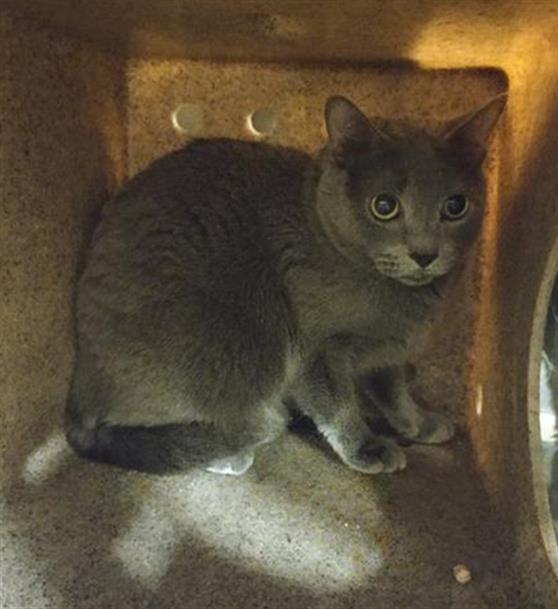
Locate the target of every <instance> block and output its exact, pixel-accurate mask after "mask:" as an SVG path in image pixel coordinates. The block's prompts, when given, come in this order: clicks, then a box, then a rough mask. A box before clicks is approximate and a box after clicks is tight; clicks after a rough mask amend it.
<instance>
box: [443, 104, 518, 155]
mask: <svg viewBox="0 0 558 609" xmlns="http://www.w3.org/2000/svg"><path fill="white" fill-rule="evenodd" d="M507 100H508V96H507V93H502V94H500V95H497V96H496V97H494V98H492V99H491V100H490V101H489V102H488V103H486V104H485V105H484V106H481V107H480V108H479V109H478V110H475V111H474V112H471V113H470V114H467V115H465V116H461V117H459V118H456V119H454V120H452V121H451V122H450V123H449V124H448V125H446V128H445V133H444V136H443V137H444V139H445V140H446V141H447V142H448V143H449V144H451V145H452V146H454V147H455V148H456V149H458V150H459V152H460V154H461V155H463V156H464V157H465V158H466V159H467V161H468V162H469V163H470V164H471V165H475V166H478V165H480V164H481V163H482V162H483V160H484V157H485V155H486V150H487V147H488V142H489V140H490V135H491V134H492V131H493V130H494V127H495V126H496V123H497V122H498V119H499V118H500V114H502V112H503V110H504V108H505V106H506V102H507Z"/></svg>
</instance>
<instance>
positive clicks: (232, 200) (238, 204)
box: [86, 139, 310, 279]
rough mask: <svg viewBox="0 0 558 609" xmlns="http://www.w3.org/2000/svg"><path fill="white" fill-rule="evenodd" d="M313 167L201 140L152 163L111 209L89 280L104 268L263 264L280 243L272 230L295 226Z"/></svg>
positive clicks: (265, 151) (268, 151)
mask: <svg viewBox="0 0 558 609" xmlns="http://www.w3.org/2000/svg"><path fill="white" fill-rule="evenodd" d="M309 163H310V158H309V157H308V156H307V155H305V154H304V153H302V152H299V151H296V150H293V149H289V148H284V147H278V146H271V145H267V144H263V143H257V142H245V141H240V140H229V139H213V140H195V141H194V142H192V143H191V144H189V145H187V146H185V147H184V148H182V149H180V150H177V151H175V152H173V153H171V154H168V155H166V156H164V157H162V158H160V159H158V160H157V161H155V162H154V163H152V164H151V165H150V166H149V167H148V168H146V169H145V170H143V171H142V172H140V173H139V174H138V175H137V176H136V177H134V178H133V179H132V180H131V181H130V182H129V183H128V184H127V185H126V186H125V187H124V188H123V189H122V191H121V192H120V193H119V194H118V195H117V196H116V197H114V198H113V199H112V200H111V201H109V202H108V203H107V205H106V206H105V208H104V210H103V214H102V219H101V222H100V224H99V226H98V227H97V230H96V233H95V236H94V239H93V243H92V247H91V251H90V256H89V261H88V269H87V270H86V276H87V275H88V273H89V274H90V273H91V271H92V269H93V267H101V266H102V265H103V264H105V263H106V264H108V265H109V266H110V269H111V272H112V273H118V271H119V270H121V271H122V270H124V269H126V268H128V269H131V268H134V267H138V266H139V267H141V271H142V272H143V273H149V272H150V270H151V269H153V268H155V269H156V272H160V271H161V270H163V267H168V266H172V264H171V261H172V260H174V261H175V262H177V263H178V262H179V261H180V264H181V265H182V267H183V268H182V272H186V271H187V268H190V270H191V271H192V272H194V271H195V270H196V271H199V272H200V273H201V274H202V275H203V273H205V272H206V271H209V270H211V271H212V273H213V274H215V272H216V271H217V269H216V267H215V265H219V264H223V263H226V264H228V265H233V266H234V265H235V264H238V263H239V262H240V259H241V258H244V259H246V258H249V257H250V256H251V255H255V256H256V257H258V256H259V257H260V258H261V257H262V255H264V254H266V250H267V249H268V248H269V237H271V238H272V240H273V239H274V238H275V235H270V234H269V233H270V230H271V231H273V230H276V232H277V233H278V234H281V233H282V232H285V231H286V232H288V230H289V227H290V226H292V225H294V224H296V220H295V219H294V216H298V215H299V212H300V210H299V208H300V196H301V190H302V185H303V180H304V174H305V171H306V169H307V167H308V165H309ZM270 227H271V229H270ZM200 273H198V274H200ZM200 278H201V277H200ZM192 279H193V277H192Z"/></svg>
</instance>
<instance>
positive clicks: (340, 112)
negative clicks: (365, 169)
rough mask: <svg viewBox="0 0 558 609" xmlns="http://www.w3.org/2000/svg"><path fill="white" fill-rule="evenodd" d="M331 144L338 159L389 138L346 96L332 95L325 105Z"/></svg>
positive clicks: (340, 159) (364, 149)
mask: <svg viewBox="0 0 558 609" xmlns="http://www.w3.org/2000/svg"><path fill="white" fill-rule="evenodd" d="M325 123H326V129H327V134H328V136H329V144H330V147H331V150H332V151H333V155H334V157H335V159H336V160H338V161H342V160H343V159H344V158H345V157H346V156H347V155H350V154H351V153H358V152H362V151H366V150H368V149H369V148H371V147H372V146H373V145H374V143H375V142H378V141H380V140H382V139H387V136H385V135H384V134H383V133H382V132H381V131H380V130H379V129H377V128H376V127H374V126H373V125H372V124H371V123H370V121H369V120H368V119H367V118H366V116H365V115H364V114H363V113H362V112H361V111H360V110H359V109H358V108H357V107H356V106H355V105H354V104H353V103H352V102H351V101H349V100H348V99H347V98H346V97H340V96H336V97H330V98H329V99H328V100H327V102H326V106H325Z"/></svg>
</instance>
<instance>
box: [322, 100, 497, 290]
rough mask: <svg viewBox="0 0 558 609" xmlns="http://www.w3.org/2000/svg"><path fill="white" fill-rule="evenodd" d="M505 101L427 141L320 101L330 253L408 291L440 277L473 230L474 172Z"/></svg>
mask: <svg viewBox="0 0 558 609" xmlns="http://www.w3.org/2000/svg"><path fill="white" fill-rule="evenodd" d="M505 103H506V96H505V95H500V96H498V97H496V98H494V99H492V100H491V101H490V102H488V103H487V104H486V105H484V106H483V107H481V108H480V109H478V110H476V111H475V112H473V113H471V114H469V115H467V116H465V117H461V118H459V119H455V120H453V121H451V123H449V124H448V125H446V126H445V128H444V129H442V130H441V132H440V133H439V134H438V135H436V136H435V135H431V134H427V133H425V132H423V131H421V130H418V129H413V128H410V127H409V126H407V127H402V126H401V125H399V124H398V125H395V124H390V123H389V121H387V122H386V121H383V122H382V123H379V122H378V121H377V120H373V119H368V118H367V117H366V116H364V114H363V113H362V112H361V111H360V110H359V109H358V108H357V107H356V106H355V105H353V104H352V103H351V102H350V101H349V100H347V99H345V98H343V97H333V98H331V99H329V100H328V102H327V105H326V110H325V118H326V126H327V132H328V137H329V142H328V145H327V146H326V148H325V150H324V153H323V154H322V157H321V174H320V178H319V183H318V190H317V210H318V216H319V218H320V221H321V223H322V225H323V227H324V229H325V232H326V234H327V235H328V237H329V239H330V240H331V241H332V242H333V244H334V245H335V246H336V247H337V249H338V250H339V251H340V252H341V253H343V254H344V255H345V256H346V257H348V258H349V259H351V260H352V261H353V262H354V263H356V264H358V265H359V266H361V267H362V266H366V265H373V267H374V268H375V269H376V270H377V271H378V272H379V273H381V274H382V275H385V276H387V277H390V278H392V279H395V280H397V281H400V282H402V283H405V284H407V285H412V286H419V285H426V284H428V283H430V282H431V281H433V280H434V279H436V278H438V277H442V276H443V275H446V274H447V273H448V272H449V271H450V270H451V269H452V268H453V267H454V266H455V265H456V264H457V263H458V262H459V261H460V260H461V259H462V258H463V254H464V253H465V252H466V251H467V250H468V249H469V247H470V245H471V244H472V243H473V242H474V240H475V237H476V236H477V234H478V232H479V228H480V225H481V220H482V217H483V212H484V181H483V177H482V172H481V165H482V162H483V159H484V156H485V152H486V146H487V143H488V140H489V137H490V134H491V132H492V130H493V128H494V126H495V124H496V122H497V120H498V117H499V115H500V113H501V112H502V110H503V108H504V106H505Z"/></svg>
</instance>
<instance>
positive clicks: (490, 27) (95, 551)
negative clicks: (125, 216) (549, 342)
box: [0, 0, 558, 609]
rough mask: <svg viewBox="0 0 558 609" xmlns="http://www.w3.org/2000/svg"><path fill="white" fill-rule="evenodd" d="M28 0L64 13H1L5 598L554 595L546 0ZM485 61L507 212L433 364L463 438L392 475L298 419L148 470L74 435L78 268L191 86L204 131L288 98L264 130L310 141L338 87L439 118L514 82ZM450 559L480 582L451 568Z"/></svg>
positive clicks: (557, 70)
mask: <svg viewBox="0 0 558 609" xmlns="http://www.w3.org/2000/svg"><path fill="white" fill-rule="evenodd" d="M4 3H6V2H4ZM16 4H17V6H18V8H20V9H25V10H29V11H30V12H31V13H33V14H34V15H36V16H38V18H39V20H48V21H51V22H53V23H55V24H57V25H60V26H61V27H62V30H57V29H54V28H52V29H50V28H48V27H47V28H44V27H43V26H41V25H37V23H36V22H34V21H28V20H22V19H21V18H19V17H17V18H15V19H14V18H12V17H7V16H6V17H1V18H0V214H1V219H2V222H0V259H1V265H0V273H1V283H0V285H1V287H0V297H1V304H2V309H1V311H0V332H1V336H2V340H1V341H0V380H1V382H2V396H1V398H0V400H1V407H0V448H1V455H2V460H3V464H2V473H1V476H0V483H1V484H2V499H1V502H2V503H1V514H0V522H1V525H0V578H1V582H0V606H2V604H3V605H4V606H5V607H7V608H8V607H9V608H10V609H11V608H12V607H15V608H18V609H19V607H25V609H28V608H31V609H36V608H39V607H40V608H41V609H42V608H43V607H45V608H46V607H56V608H57V609H58V608H60V609H66V607H68V608H69V607H72V608H73V607H80V608H81V607H84V608H85V609H87V608H89V607H95V608H101V607H103V609H104V608H106V607H123V608H126V607H130V608H131V607H157V608H158V607H162V608H163V609H164V608H165V607H188V608H189V607H193V608H194V609H196V608H197V607H200V608H201V607H209V606H215V607H219V606H220V605H221V606H223V607H235V606H238V607H250V606H253V607H258V608H260V607H261V608H263V607H270V608H274V607H278V608H279V607H293V608H295V609H296V608H297V607H301V608H302V607H325V608H326V609H329V608H332V609H333V608H337V607H339V608H341V607H343V608H345V607H363V608H364V607H371V606H377V607H382V608H384V607H385V608H387V609H389V608H391V607H399V606H404V607H410V608H411V609H412V608H415V607H416V609H425V608H426V607H428V608H429V609H430V608H432V609H438V607H439V608H440V609H448V608H449V609H461V608H462V607H463V609H465V608H468V609H476V608H477V607H479V609H481V608H482V609H484V608H485V607H487V608H488V607H490V608H491V609H498V608H499V607H503V608H504V607H505V608H506V609H540V608H544V609H547V608H548V609H550V608H553V607H555V606H556V601H557V599H558V579H557V574H558V549H557V546H556V542H555V539H554V536H553V534H552V527H551V525H550V519H549V517H548V509H547V506H546V505H545V503H544V500H543V497H544V495H543V492H544V490H545V487H544V485H543V483H542V473H541V472H542V469H541V468H539V461H540V459H541V447H540V442H539V436H538V422H537V421H538V374H539V365H540V351H541V343H542V327H543V325H544V318H545V313H546V301H547V299H548V294H549V292H550V285H551V281H552V280H553V278H554V276H555V275H556V269H557V268H558V243H557V242H556V240H557V237H556V236H557V235H558V205H557V204H556V201H557V197H558V176H557V174H556V171H555V160H556V158H558V116H556V108H558V53H557V52H556V40H557V39H558V10H557V9H556V5H555V2H553V1H552V0H540V1H537V2H508V1H505V0H498V1H496V2H491V3H485V2H477V1H476V0H466V1H464V2H460V3H446V2H442V1H441V0H440V1H434V0H433V1H431V2H426V3H425V2H422V1H419V0H416V1H415V0H412V1H411V2H393V3H388V4H389V7H388V4H385V3H380V2H364V1H360V0H355V1H353V2H350V3H344V4H339V3H338V2H336V3H333V2H321V3H316V2H307V3H306V2H302V3H301V2H297V3H294V2H291V1H290V0H288V1H287V2H283V3H281V4H279V3H277V2H274V1H273V0H261V1H255V0H254V1H252V0H244V1H243V2H239V3H237V4H235V6H234V9H233V10H231V8H230V6H229V3H224V2H223V0H210V1H209V0H208V2H204V3H203V6H202V5H201V4H199V3H197V2H193V1H192V2H189V1H187V0H161V2H159V3H153V2H147V1H144V0H137V1H136V2H134V3H133V5H131V4H130V3H129V2H124V1H122V2H121V1H120V0H116V1H114V2H110V3H109V2H105V0H102V2H96V3H89V4H88V3H79V4H78V5H77V6H76V4H75V3H71V6H70V3H69V1H67V0H45V1H41V2H39V1H32V0H18V2H17V3H16ZM227 7H228V8H227ZM92 11H93V12H92ZM401 23H404V24H405V27H401ZM70 30H72V31H76V32H79V33H80V37H81V38H82V39H87V40H89V41H93V42H94V44H90V43H87V42H82V41H80V38H79V37H76V38H74V37H73V36H72V35H65V34H62V33H61V32H64V31H65V32H70ZM105 46H111V47H113V48H115V49H119V53H120V54H116V55H110V54H107V53H105V52H103V51H100V50H99V49H100V48H101V47H105ZM128 53H130V54H139V55H141V56H142V57H143V59H135V60H133V61H130V62H128V63H127V62H126V61H125V59H126V55H127V54H128ZM155 56H159V57H161V56H163V57H166V58H167V59H166V60H165V59H154V58H153V57H155ZM184 57H198V58H199V57H220V58H227V59H234V58H242V59H249V60H252V61H254V60H261V59H265V60H269V59H273V60H276V61H282V60H287V59H304V60H335V61H359V60H360V61H363V60H366V61H378V60H382V61H385V60H390V61H392V62H393V63H396V64H397V65H396V66H394V65H391V66H384V67H379V66H378V65H376V66H360V67H356V66H354V65H351V66H348V65H346V64H344V65H339V66H337V67H336V68H331V67H327V66H323V65H315V66H313V67H309V66H305V67H304V66H294V65H291V66H289V67H286V66H283V67H282V66H281V65H279V64H277V65H267V66H263V65H259V64H244V65H239V64H220V65H219V64H214V63H208V62H205V63H204V62H202V63H199V62H194V61H191V60H186V59H184ZM171 58H172V59H171ZM486 66H493V67H494V68H498V69H500V70H502V71H503V72H505V75H506V77H507V80H508V83H509V90H510V101H509V106H508V109H507V111H506V115H505V117H504V120H503V122H502V124H501V126H500V129H499V134H498V137H497V139H496V141H495V144H494V150H493V154H492V156H491V160H490V167H489V186H490V197H489V201H490V213H489V215H488V218H487V221H486V224H485V231H484V238H483V243H482V247H481V251H480V258H479V261H478V264H477V265H476V266H475V267H474V268H472V269H471V273H470V274H469V276H468V279H467V280H466V281H465V282H464V283H463V285H462V287H461V292H460V293H459V294H456V295H455V296H454V298H453V299H452V301H451V303H450V305H449V306H448V307H447V310H446V312H445V314H444V318H443V319H442V320H441V321H440V324H439V328H438V331H437V333H436V336H435V337H434V340H433V342H432V343H431V345H430V346H429V348H428V351H427V353H426V355H425V356H424V357H423V358H422V362H423V366H422V375H421V378H420V382H419V385H420V390H421V395H423V396H424V397H425V398H426V400H427V401H428V402H429V403H430V404H431V405H432V406H433V407H436V408H444V409H447V410H449V411H451V412H453V413H454V414H455V415H456V417H457V418H458V419H459V420H461V421H464V422H466V423H467V432H468V436H469V437H470V440H471V447H472V450H469V449H468V444H467V443H464V444H463V445H461V446H460V445H454V446H452V447H448V448H447V449H413V451H412V452H413V455H412V459H411V468H410V469H409V470H408V471H407V472H405V473H403V474H401V475H400V476H397V477H393V478H386V479H381V480H370V479H366V478H363V477H362V476H359V475H357V474H353V473H351V472H348V471H347V470H346V469H345V468H344V467H342V466H341V465H340V464H338V463H337V462H336V461H334V460H331V459H330V458H329V457H328V456H327V455H324V454H322V453H320V452H319V451H318V450H317V449H316V448H315V447H310V446H307V445H305V444H304V443H302V442H301V441H299V440H298V439H295V438H289V439H286V440H285V442H286V444H285V445H284V446H283V451H282V450H281V446H280V445H278V446H276V447H270V448H269V449H268V451H267V452H266V454H265V455H263V456H262V459H260V460H259V461H258V463H257V467H256V469H255V470H254V471H253V472H251V473H250V474H249V476H248V477H247V478H245V479H242V480H223V479H220V478H218V479H215V478H213V477H210V476H207V475H205V474H204V475H201V474H200V475H199V476H194V477H191V478H187V479H186V478H185V479H179V478H177V479H173V480H170V481H169V480H153V479H148V478H145V477H141V476H137V475H132V474H126V473H122V472H116V471H114V470H110V469H105V468H102V467H100V466H93V465H90V464H85V463H81V462H79V461H78V460H77V459H76V458H75V457H74V456H72V455H70V454H69V453H68V452H67V449H66V448H65V445H64V443H63V441H62V439H61V437H60V435H59V434H60V426H59V423H60V419H61V414H62V410H63V403H64V398H65V392H66V387H67V380H68V375H69V370H70V366H71V361H72V356H73V354H72V321H71V305H72V293H73V282H74V279H75V275H76V270H77V268H78V267H79V264H80V260H81V257H82V254H83V251H84V246H85V243H86V241H87V237H88V234H89V232H90V228H91V225H92V224H93V221H94V216H95V213H96V210H97V209H98V208H99V206H100V205H101V204H102V202H103V201H104V200H105V198H106V196H107V194H108V193H109V192H110V191H112V190H114V188H115V187H116V185H117V184H118V183H119V182H120V181H121V180H122V179H123V177H124V176H125V175H126V174H127V172H128V171H129V170H130V171H132V172H134V171H136V170H137V169H139V168H140V167H141V166H143V165H144V164H145V163H147V162H148V161H149V160H150V159H151V158H152V157H153V156H155V155H157V154H159V153H160V152H163V151H165V150H168V149H170V148H173V147H175V146H177V145H179V144H180V142H181V141H182V140H183V136H181V135H179V134H177V133H176V132H174V131H173V129H172V124H171V120H170V114H171V112H172V110H173V109H174V108H175V107H176V106H175V104H178V103H182V102H193V103H197V104H199V105H200V106H201V107H202V108H203V109H204V112H205V113H206V120H205V122H204V125H205V126H204V129H206V130H207V134H209V135H217V134H223V135H241V134H245V133H246V132H245V118H246V113H249V112H252V111H253V110H254V109H256V108H258V107H262V106H263V105H265V106H268V105H269V104H270V103H273V106H274V107H275V106H276V107H277V111H278V127H277V131H276V132H275V134H274V135H273V136H272V139H273V138H275V141H280V142H282V143H292V144H295V145H301V146H303V147H306V148H313V147H314V146H315V144H316V143H317V141H318V139H319V137H320V132H319V127H318V125H319V123H318V122H317V116H318V115H319V112H320V108H321V105H322V103H323V99H324V98H325V96H327V95H328V94H330V93H344V94H347V95H352V96H353V97H354V98H355V100H356V101H358V102H359V103H362V105H363V106H364V107H365V108H367V109H369V110H370V111H378V112H380V113H383V114H386V115H390V116H393V115H411V116H414V117H415V118H416V119H417V120H420V121H424V122H429V121H431V120H435V119H441V118H444V117H447V116H450V115H452V114H454V113H457V112H459V111H462V110H466V109H468V108H469V107H471V106H472V105H474V104H475V103H476V102H477V101H480V100H482V99H484V98H485V96H486V95H488V94H490V93H492V92H496V91H497V90H500V89H501V87H502V86H503V79H502V76H501V73H500V74H499V73H498V72H497V71H494V70H492V71H487V72H483V71H478V70H477V71H475V70H465V71H455V70H453V71H446V70H447V69H449V68H469V67H471V68H473V67H476V68H479V67H482V68H484V67H486ZM419 68H420V69H419ZM440 69H441V70H442V71H440ZM464 355H466V357H464ZM528 371H529V374H527V372H528ZM535 432H536V433H535ZM281 455H285V456H283V457H282V456H281ZM481 484H482V485H483V486H481ZM483 487H484V488H483ZM485 491H486V495H485ZM235 515H238V519H235V518H234V516H235ZM357 525H358V527H357ZM458 562H463V563H466V564H470V565H471V567H472V569H473V574H474V579H473V583H472V584H470V585H468V586H465V587H460V586H458V585H457V584H454V583H453V581H452V576H451V569H452V567H453V566H454V564H456V563H458Z"/></svg>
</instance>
